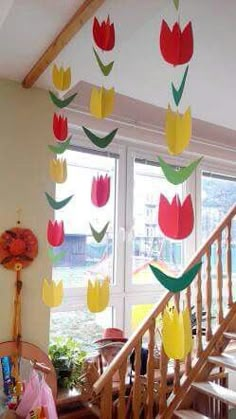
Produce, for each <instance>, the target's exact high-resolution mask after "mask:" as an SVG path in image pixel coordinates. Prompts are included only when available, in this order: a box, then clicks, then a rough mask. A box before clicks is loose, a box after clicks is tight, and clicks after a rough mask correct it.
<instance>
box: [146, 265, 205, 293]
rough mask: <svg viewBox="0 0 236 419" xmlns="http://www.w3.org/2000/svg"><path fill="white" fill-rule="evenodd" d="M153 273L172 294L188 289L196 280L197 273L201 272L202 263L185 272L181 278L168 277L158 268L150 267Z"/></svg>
mask: <svg viewBox="0 0 236 419" xmlns="http://www.w3.org/2000/svg"><path fill="white" fill-rule="evenodd" d="M149 266H150V268H151V270H152V273H153V274H154V276H155V278H156V279H157V280H158V281H159V282H160V283H161V284H162V285H163V287H165V288H166V289H167V290H169V291H170V292H180V291H183V290H184V289H185V288H187V287H188V286H189V285H190V284H191V282H192V281H193V280H194V278H195V276H196V275H197V273H198V272H199V271H200V269H201V266H202V262H200V263H197V264H196V265H194V266H193V267H192V268H191V269H189V270H188V271H187V272H184V273H183V274H182V275H181V276H179V277H177V278H176V277H173V276H170V275H166V274H165V273H164V272H162V271H161V270H160V269H158V268H157V267H156V266H153V265H149Z"/></svg>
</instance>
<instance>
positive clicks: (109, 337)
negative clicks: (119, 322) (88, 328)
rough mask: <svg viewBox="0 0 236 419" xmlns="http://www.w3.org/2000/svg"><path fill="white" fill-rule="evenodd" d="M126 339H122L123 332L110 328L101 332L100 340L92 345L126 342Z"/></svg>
mask: <svg viewBox="0 0 236 419" xmlns="http://www.w3.org/2000/svg"><path fill="white" fill-rule="evenodd" d="M127 340H128V339H126V338H125V337H124V332H123V330H121V329H116V328H114V327H110V328H108V329H105V330H104V332H103V337H102V339H99V340H96V342H94V343H103V342H107V341H111V342H127Z"/></svg>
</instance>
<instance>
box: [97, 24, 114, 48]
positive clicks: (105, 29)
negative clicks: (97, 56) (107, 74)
mask: <svg viewBox="0 0 236 419" xmlns="http://www.w3.org/2000/svg"><path fill="white" fill-rule="evenodd" d="M93 39H94V42H95V43H96V45H97V46H98V48H100V49H102V50H103V51H111V50H112V49H113V48H114V46H115V27H114V23H110V17H109V16H108V17H107V20H106V21H105V20H103V21H102V23H101V24H100V23H99V22H98V19H97V18H96V17H95V18H94V21H93Z"/></svg>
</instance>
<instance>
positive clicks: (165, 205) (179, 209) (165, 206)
mask: <svg viewBox="0 0 236 419" xmlns="http://www.w3.org/2000/svg"><path fill="white" fill-rule="evenodd" d="M158 224H159V227H160V229H161V231H162V232H163V234H164V235H165V236H166V237H169V238H171V239H175V240H181V239H185V238H186V237H188V236H189V235H190V234H191V233H192V231H193V226H194V212H193V205H192V198H191V195H188V196H187V197H186V198H185V200H184V202H183V204H181V202H180V199H179V196H178V195H175V196H174V198H173V200H172V202H171V204H170V203H169V201H168V199H167V198H166V197H165V196H164V195H162V194H161V195H160V202H159V210H158Z"/></svg>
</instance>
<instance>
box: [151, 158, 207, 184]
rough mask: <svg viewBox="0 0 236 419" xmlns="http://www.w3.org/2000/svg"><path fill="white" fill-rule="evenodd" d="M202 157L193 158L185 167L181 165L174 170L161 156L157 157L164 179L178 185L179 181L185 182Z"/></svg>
mask: <svg viewBox="0 0 236 419" xmlns="http://www.w3.org/2000/svg"><path fill="white" fill-rule="evenodd" d="M202 159H203V157H200V159H198V160H195V161H194V162H192V163H190V164H189V165H188V166H187V167H183V168H181V169H179V170H175V169H173V167H172V166H171V165H169V164H168V163H166V162H165V161H164V160H163V159H162V158H161V157H158V160H159V163H160V166H161V168H162V171H163V173H164V175H165V177H166V179H167V180H168V181H169V182H170V183H172V184H173V185H180V184H181V183H183V182H185V181H186V180H187V179H188V178H189V177H190V176H191V174H192V173H193V172H194V170H195V169H196V168H197V166H198V165H199V163H200V161H201V160H202Z"/></svg>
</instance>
